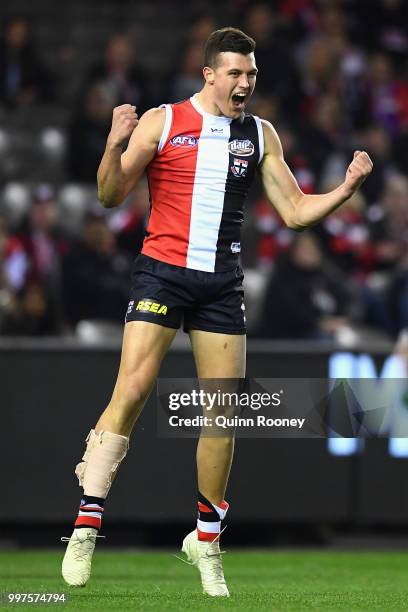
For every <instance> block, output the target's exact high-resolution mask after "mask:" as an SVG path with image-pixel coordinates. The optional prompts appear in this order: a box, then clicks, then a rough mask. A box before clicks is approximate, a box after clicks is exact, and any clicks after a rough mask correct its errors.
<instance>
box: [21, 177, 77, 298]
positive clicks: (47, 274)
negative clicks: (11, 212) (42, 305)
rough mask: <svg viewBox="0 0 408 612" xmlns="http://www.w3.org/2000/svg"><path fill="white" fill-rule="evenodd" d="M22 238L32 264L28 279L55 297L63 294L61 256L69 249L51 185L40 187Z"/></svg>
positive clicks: (29, 267)
mask: <svg viewBox="0 0 408 612" xmlns="http://www.w3.org/2000/svg"><path fill="white" fill-rule="evenodd" d="M18 237H19V239H20V241H21V243H22V245H23V248H24V251H25V254H26V256H27V258H28V261H29V266H28V270H27V278H28V279H29V280H30V281H36V282H38V283H39V284H41V285H43V286H44V288H45V289H46V290H47V291H48V292H49V293H50V295H52V296H53V297H54V299H55V300H59V299H60V294H61V257H62V255H63V254H64V253H65V252H67V250H68V249H69V243H68V241H67V239H66V238H65V237H64V236H63V234H62V233H61V230H60V228H59V227H58V206H57V202H56V198H55V193H54V190H53V189H52V187H51V186H50V185H47V184H41V185H38V186H37V187H36V188H35V189H34V192H33V198H32V204H31V207H30V209H29V211H28V214H27V215H26V217H25V218H24V220H23V222H22V224H21V226H20V229H19V231H18Z"/></svg>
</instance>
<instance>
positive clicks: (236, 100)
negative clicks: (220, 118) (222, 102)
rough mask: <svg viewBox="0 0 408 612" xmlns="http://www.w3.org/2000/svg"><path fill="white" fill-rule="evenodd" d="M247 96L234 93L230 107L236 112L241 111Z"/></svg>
mask: <svg viewBox="0 0 408 612" xmlns="http://www.w3.org/2000/svg"><path fill="white" fill-rule="evenodd" d="M247 97H248V95H247V94H246V93H244V92H239V93H235V94H233V96H232V106H233V108H234V110H236V111H242V110H243V108H244V106H245V100H246V99H247Z"/></svg>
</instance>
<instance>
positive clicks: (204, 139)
mask: <svg viewBox="0 0 408 612" xmlns="http://www.w3.org/2000/svg"><path fill="white" fill-rule="evenodd" d="M164 108H165V109H166V119H165V124H164V129H163V133H162V136H161V139H160V142H159V146H158V149H157V153H156V156H155V157H154V158H153V160H152V161H151V162H150V164H149V165H148V167H147V177H148V182H149V189H150V204H151V212H150V219H149V224H148V227H147V235H146V238H145V240H144V243H143V249H142V253H143V254H145V255H148V256H149V257H153V258H154V259H158V260H159V261H164V262H166V263H169V264H173V265H176V266H183V267H185V268H192V269H194V270H203V271H206V272H220V271H226V270H231V269H233V268H234V267H236V266H237V264H238V257H239V253H240V250H241V226H242V222H243V218H244V201H245V198H246V196H247V194H248V190H249V188H250V186H251V183H252V180H253V178H254V175H255V170H256V168H257V166H258V164H259V163H260V161H261V160H262V157H263V150H264V141H263V131H262V125H261V121H260V120H259V118H258V117H254V116H252V115H242V117H241V118H239V119H230V118H228V117H223V116H221V117H218V116H216V115H212V114H210V113H207V112H205V111H204V110H203V109H202V108H201V106H200V105H199V103H198V101H197V100H196V98H195V96H193V97H192V98H190V99H189V100H185V101H184V102H179V103H177V104H166V105H164Z"/></svg>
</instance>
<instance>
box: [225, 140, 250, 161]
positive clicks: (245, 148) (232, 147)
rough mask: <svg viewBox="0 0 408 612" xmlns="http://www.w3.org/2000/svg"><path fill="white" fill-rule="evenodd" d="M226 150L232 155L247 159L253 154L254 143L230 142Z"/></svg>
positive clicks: (245, 141)
mask: <svg viewBox="0 0 408 612" xmlns="http://www.w3.org/2000/svg"><path fill="white" fill-rule="evenodd" d="M228 150H229V152H230V153H232V155H240V156H241V157H249V156H250V155H253V154H254V151H255V147H254V143H253V142H251V141H250V140H231V142H229V143H228Z"/></svg>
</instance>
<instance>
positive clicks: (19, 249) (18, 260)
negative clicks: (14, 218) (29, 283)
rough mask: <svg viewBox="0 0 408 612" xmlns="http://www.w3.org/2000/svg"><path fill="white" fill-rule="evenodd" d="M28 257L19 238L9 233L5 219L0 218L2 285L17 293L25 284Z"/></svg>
mask: <svg viewBox="0 0 408 612" xmlns="http://www.w3.org/2000/svg"><path fill="white" fill-rule="evenodd" d="M29 265H30V263H29V257H28V256H27V254H26V253H25V251H24V246H23V244H22V242H21V240H19V238H18V237H17V236H15V235H13V234H11V233H10V232H9V229H8V223H7V220H6V219H5V217H2V216H0V268H1V274H2V275H3V283H4V284H5V285H7V286H8V287H10V288H11V289H12V290H14V291H18V290H19V289H21V288H22V286H23V285H24V283H25V280H26V276H27V271H28V268H29Z"/></svg>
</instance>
